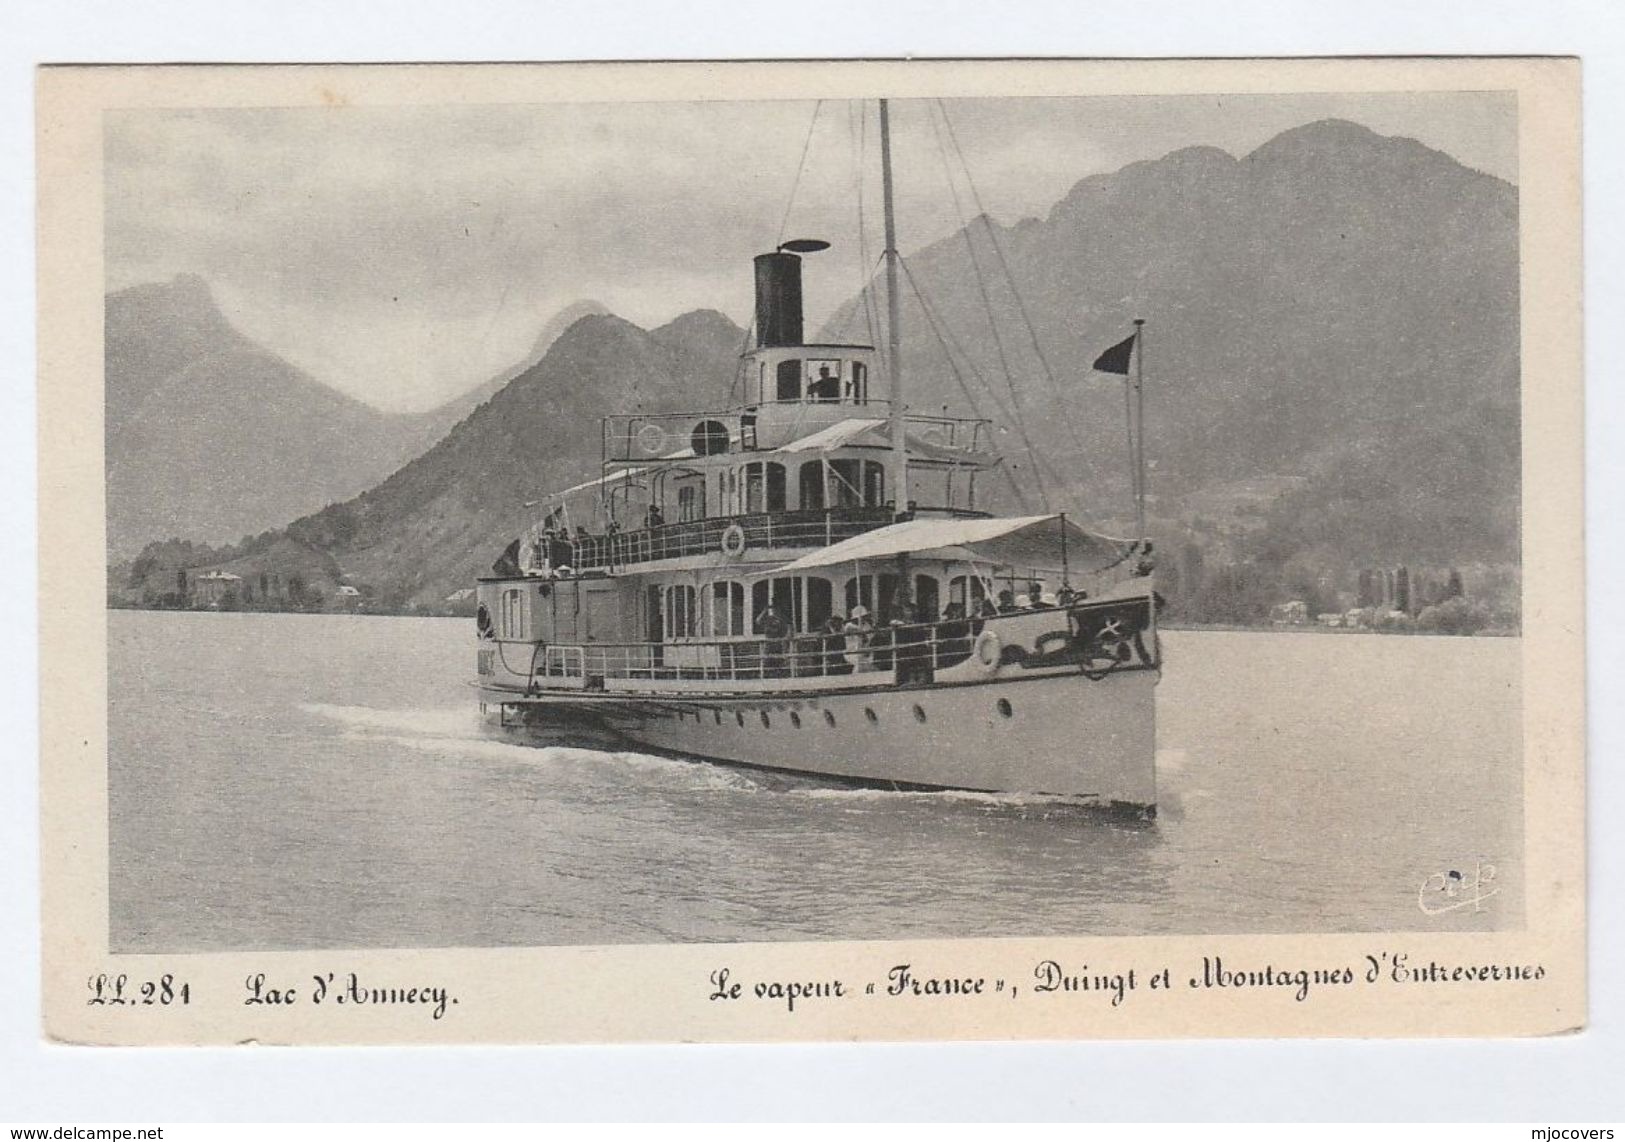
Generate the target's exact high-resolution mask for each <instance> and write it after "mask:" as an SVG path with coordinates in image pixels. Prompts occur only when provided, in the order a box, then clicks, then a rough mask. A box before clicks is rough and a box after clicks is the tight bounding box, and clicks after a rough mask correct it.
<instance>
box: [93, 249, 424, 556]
mask: <svg viewBox="0 0 1625 1142" xmlns="http://www.w3.org/2000/svg"><path fill="white" fill-rule="evenodd" d="M105 322H106V324H105V331H106V358H105V360H106V370H105V402H106V424H105V432H106V463H107V545H108V553H109V558H110V559H114V560H116V559H120V558H127V557H128V556H130V555H132V554H134V553H135V552H136V551H138V550H139V549H140V548H141V547H142V546H143V545H144V544H146V543H148V542H151V541H153V540H157V539H162V538H165V537H168V536H175V535H184V536H187V537H190V538H194V539H199V540H206V541H215V542H218V541H220V540H225V539H237V538H239V537H241V536H243V535H245V534H247V533H251V532H258V531H261V530H263V529H265V528H268V527H272V526H274V525H278V524H282V523H285V522H286V521H287V520H288V519H289V518H291V517H294V516H297V515H300V514H302V513H305V512H309V511H312V510H314V509H316V508H318V507H320V506H322V505H323V504H326V503H330V502H332V501H333V500H335V499H343V498H345V497H348V496H352V495H354V494H355V493H356V492H358V491H361V490H362V489H363V488H366V487H369V486H371V485H372V484H374V483H376V482H377V481H378V480H380V479H382V478H383V477H385V476H387V475H388V474H389V473H390V472H393V471H394V470H395V469H396V468H398V467H400V465H401V464H402V463H403V462H404V461H405V460H406V459H407V458H408V457H410V456H411V455H412V454H413V453H415V452H417V451H419V450H421V449H422V448H423V447H424V446H426V444H427V441H426V440H425V439H424V433H425V431H426V426H425V425H424V424H422V423H421V422H419V421H418V420H417V419H415V418H411V417H400V416H389V415H387V414H384V413H380V412H378V411H376V410H374V409H372V408H370V407H368V406H367V405H364V404H362V403H360V402H359V401H355V400H352V399H350V398H349V397H346V396H344V395H342V394H341V393H338V392H336V391H334V390H333V389H330V388H328V387H327V386H326V385H323V384H320V383H318V382H317V381H315V380H313V379H312V378H311V377H309V376H308V375H306V374H305V373H303V372H302V371H300V370H299V369H297V368H295V367H294V366H293V365H291V364H289V363H288V362H287V361H285V360H283V359H282V358H280V357H278V356H277V355H276V354H274V353H271V352H269V351H268V350H266V349H264V348H263V347H261V346H259V345H257V344H255V343H254V342H253V341H251V340H249V339H248V338H247V337H245V336H244V335H243V334H242V333H240V332H239V331H238V330H236V329H235V328H233V327H232V325H231V323H230V322H229V321H228V320H227V319H226V317H225V316H224V315H223V314H222V313H221V312H220V309H219V307H218V306H217V305H216V304H215V301H214V298H213V296H212V295H211V293H210V290H209V286H208V284H207V283H206V282H204V281H203V280H202V279H201V278H197V277H193V276H181V277H177V278H175V279H173V280H172V281H169V282H162V283H154V284H148V285H138V286H132V287H130V288H128V289H124V290H119V291H117V292H115V293H112V294H109V295H108V297H107V299H106V309H105Z"/></svg>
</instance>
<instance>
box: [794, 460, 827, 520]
mask: <svg viewBox="0 0 1625 1142" xmlns="http://www.w3.org/2000/svg"><path fill="white" fill-rule="evenodd" d="M799 484H800V487H799V488H798V489H797V491H798V492H799V493H800V499H799V500H797V501H796V502H797V503H798V504H799V505H800V506H801V510H802V511H804V512H809V511H823V510H824V462H823V461H822V460H807V461H805V462H803V463H802V465H801V475H800V480H799Z"/></svg>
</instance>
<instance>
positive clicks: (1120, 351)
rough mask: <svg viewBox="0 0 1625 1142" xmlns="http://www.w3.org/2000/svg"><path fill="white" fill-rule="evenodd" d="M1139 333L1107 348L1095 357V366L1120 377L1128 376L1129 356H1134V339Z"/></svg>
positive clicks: (1103, 371)
mask: <svg viewBox="0 0 1625 1142" xmlns="http://www.w3.org/2000/svg"><path fill="white" fill-rule="evenodd" d="M1138 336H1139V334H1135V335H1134V336H1133V337H1127V338H1125V339H1123V340H1122V341H1119V342H1118V343H1117V344H1115V345H1113V346H1112V347H1111V348H1110V349H1107V350H1106V351H1105V352H1104V353H1102V354H1101V355H1100V356H1098V357H1096V358H1095V364H1094V368H1095V369H1096V371H1098V372H1102V373H1116V374H1117V375H1118V376H1120V377H1126V376H1128V363H1129V358H1131V357H1133V356H1134V341H1135V338H1136V337H1138Z"/></svg>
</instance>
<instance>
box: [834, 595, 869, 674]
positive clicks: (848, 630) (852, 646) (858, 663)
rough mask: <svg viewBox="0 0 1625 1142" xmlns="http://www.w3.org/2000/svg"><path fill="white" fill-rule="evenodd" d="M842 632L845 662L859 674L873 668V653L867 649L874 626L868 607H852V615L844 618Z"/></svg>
mask: <svg viewBox="0 0 1625 1142" xmlns="http://www.w3.org/2000/svg"><path fill="white" fill-rule="evenodd" d="M842 632H843V633H844V634H845V635H846V652H845V654H844V655H843V656H842V657H844V658H845V659H846V661H847V664H848V665H849V666H851V667H852V669H853V670H855V671H857V672H858V673H859V674H861V673H863V672H864V671H866V670H872V669H874V655H873V654H872V653H871V652H870V650H869V637H870V635H871V634H873V632H874V626H873V624H871V623H870V622H869V609H868V608H867V607H863V606H857V607H853V608H852V617H851V618H849V619H847V620H846V626H845V627H843V628H842Z"/></svg>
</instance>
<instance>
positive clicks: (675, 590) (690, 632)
mask: <svg viewBox="0 0 1625 1142" xmlns="http://www.w3.org/2000/svg"><path fill="white" fill-rule="evenodd" d="M697 619H698V616H697V615H696V614H695V607H694V588H693V587H689V586H685V585H681V584H680V585H678V586H674V587H667V588H666V637H667V638H668V639H671V638H693V637H694V632H695V629H696V624H697Z"/></svg>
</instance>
